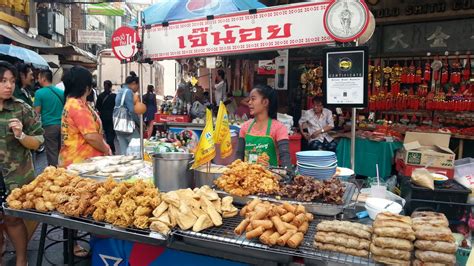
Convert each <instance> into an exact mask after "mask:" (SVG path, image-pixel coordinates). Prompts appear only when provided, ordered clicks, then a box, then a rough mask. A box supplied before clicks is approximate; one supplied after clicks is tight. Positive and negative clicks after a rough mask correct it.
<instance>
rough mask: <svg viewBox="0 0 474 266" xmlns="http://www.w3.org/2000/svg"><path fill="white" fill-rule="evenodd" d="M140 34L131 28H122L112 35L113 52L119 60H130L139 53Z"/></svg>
mask: <svg viewBox="0 0 474 266" xmlns="http://www.w3.org/2000/svg"><path fill="white" fill-rule="evenodd" d="M139 40H140V37H139V36H138V32H137V31H135V30H134V29H133V28H130V27H120V28H118V29H117V30H115V31H114V34H112V51H113V52H114V55H115V57H117V58H118V59H119V60H128V59H131V58H132V57H134V56H135V54H136V53H137V52H138V47H137V42H139Z"/></svg>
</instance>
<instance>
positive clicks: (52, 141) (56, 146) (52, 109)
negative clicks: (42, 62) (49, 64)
mask: <svg viewBox="0 0 474 266" xmlns="http://www.w3.org/2000/svg"><path fill="white" fill-rule="evenodd" d="M38 82H39V84H40V86H41V89H39V90H38V91H37V92H36V93H35V100H34V107H35V111H36V113H37V114H39V115H41V123H42V125H43V129H44V145H45V149H46V158H47V160H48V165H51V166H58V157H59V150H60V149H61V117H62V115H63V108H64V103H65V99H64V91H62V90H61V89H59V88H56V86H54V85H53V84H52V82H53V72H51V70H49V69H42V70H40V72H39V74H38Z"/></svg>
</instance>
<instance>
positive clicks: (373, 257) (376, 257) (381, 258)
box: [372, 255, 410, 266]
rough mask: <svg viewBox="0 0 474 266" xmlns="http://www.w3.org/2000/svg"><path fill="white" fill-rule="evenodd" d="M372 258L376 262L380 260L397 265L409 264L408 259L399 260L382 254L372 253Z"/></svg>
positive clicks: (407, 265) (405, 265) (404, 265)
mask: <svg viewBox="0 0 474 266" xmlns="http://www.w3.org/2000/svg"><path fill="white" fill-rule="evenodd" d="M372 259H374V260H375V261H377V262H381V263H384V264H387V265H397V266H398V265H399V266H410V261H409V260H399V259H394V258H388V257H384V256H378V255H372Z"/></svg>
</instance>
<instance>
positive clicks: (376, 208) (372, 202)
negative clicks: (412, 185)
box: [365, 197, 403, 220]
mask: <svg viewBox="0 0 474 266" xmlns="http://www.w3.org/2000/svg"><path fill="white" fill-rule="evenodd" d="M389 204H391V205H390V206H388V207H386V206H387V205H389ZM365 209H366V210H367V213H368V214H369V217H370V219H372V220H375V217H376V216H377V214H379V213H381V212H390V213H394V214H399V213H400V212H402V209H403V207H402V205H400V204H398V203H397V202H395V201H391V200H387V199H382V198H372V197H371V198H367V200H366V201H365Z"/></svg>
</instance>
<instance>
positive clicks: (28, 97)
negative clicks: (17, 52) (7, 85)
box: [13, 63, 35, 106]
mask: <svg viewBox="0 0 474 266" xmlns="http://www.w3.org/2000/svg"><path fill="white" fill-rule="evenodd" d="M16 68H17V70H18V77H17V83H16V87H15V92H14V93H13V97H15V98H17V99H20V100H23V101H24V102H25V103H27V104H28V105H29V106H33V99H32V91H31V89H32V86H33V83H34V81H35V78H34V76H33V67H32V66H31V65H30V64H25V63H19V64H17V65H16Z"/></svg>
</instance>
